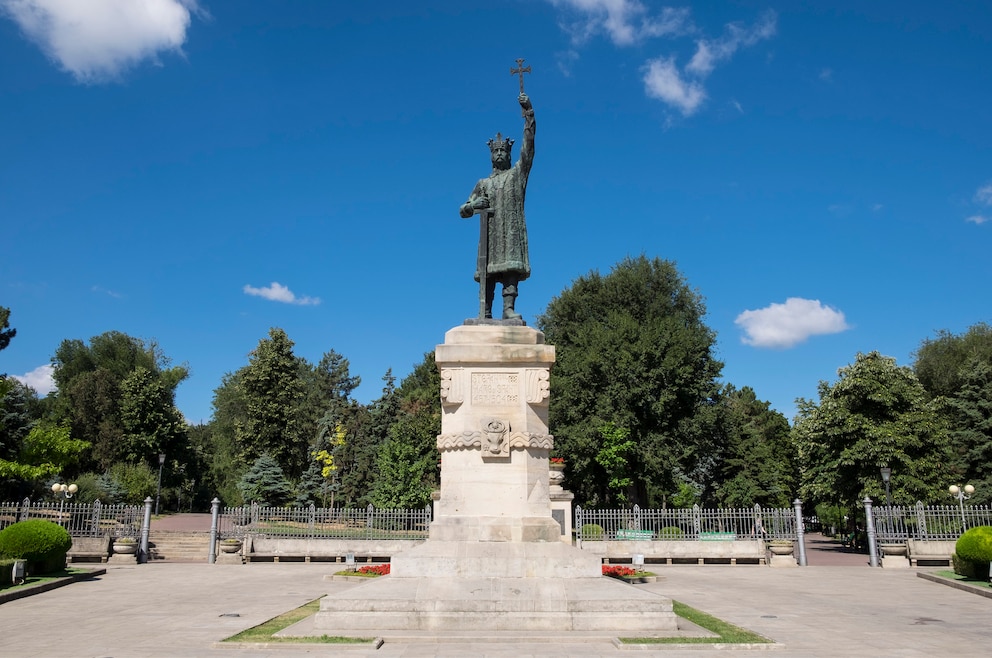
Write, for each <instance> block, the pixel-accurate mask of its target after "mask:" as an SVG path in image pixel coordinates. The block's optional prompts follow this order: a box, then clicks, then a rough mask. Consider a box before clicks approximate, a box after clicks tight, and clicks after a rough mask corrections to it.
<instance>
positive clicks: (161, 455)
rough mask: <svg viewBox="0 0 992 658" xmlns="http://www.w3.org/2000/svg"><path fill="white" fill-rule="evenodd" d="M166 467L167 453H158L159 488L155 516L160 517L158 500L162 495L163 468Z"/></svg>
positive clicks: (156, 496) (156, 494)
mask: <svg viewBox="0 0 992 658" xmlns="http://www.w3.org/2000/svg"><path fill="white" fill-rule="evenodd" d="M163 465H165V453H164V452H160V453H158V488H157V489H156V490H155V516H158V499H159V498H160V497H161V495H162V466H163Z"/></svg>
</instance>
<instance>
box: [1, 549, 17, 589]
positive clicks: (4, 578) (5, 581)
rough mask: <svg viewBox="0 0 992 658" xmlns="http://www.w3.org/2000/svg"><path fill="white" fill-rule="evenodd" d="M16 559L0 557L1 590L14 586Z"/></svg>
mask: <svg viewBox="0 0 992 658" xmlns="http://www.w3.org/2000/svg"><path fill="white" fill-rule="evenodd" d="M14 562H15V560H14V558H12V557H0V588H3V587H6V586H7V585H11V584H13V581H12V580H11V575H13V571H14Z"/></svg>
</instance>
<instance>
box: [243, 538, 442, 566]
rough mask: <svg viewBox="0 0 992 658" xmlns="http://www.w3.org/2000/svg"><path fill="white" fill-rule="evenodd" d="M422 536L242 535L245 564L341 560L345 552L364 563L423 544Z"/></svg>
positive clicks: (386, 560)
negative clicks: (370, 537) (383, 537)
mask: <svg viewBox="0 0 992 658" xmlns="http://www.w3.org/2000/svg"><path fill="white" fill-rule="evenodd" d="M423 542H424V540H422V539H384V540H376V539H313V538H307V537H303V538H281V537H266V536H264V535H249V536H248V537H246V538H245V544H244V549H243V550H244V558H245V563H251V562H306V563H309V562H344V561H345V559H346V557H347V556H348V555H353V556H354V557H355V560H356V561H361V562H364V563H367V564H371V563H373V562H388V561H389V559H390V557H391V556H393V555H395V554H396V553H400V552H401V551H404V550H407V549H408V548H412V547H413V546H417V545H419V544H422V543H423Z"/></svg>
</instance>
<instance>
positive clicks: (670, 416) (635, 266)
mask: <svg viewBox="0 0 992 658" xmlns="http://www.w3.org/2000/svg"><path fill="white" fill-rule="evenodd" d="M705 313H706V309H705V306H704V303H703V300H702V297H700V295H699V294H698V293H696V292H695V291H693V290H692V289H690V288H689V286H688V284H687V283H686V281H685V280H684V278H683V277H682V275H681V274H680V273H679V272H678V270H677V269H676V267H675V265H674V263H672V262H669V261H664V260H660V259H654V260H649V259H648V258H646V257H644V256H641V257H639V258H627V259H625V260H624V261H622V262H621V263H619V264H617V265H616V266H614V268H613V269H612V271H611V272H610V273H609V274H608V275H606V276H602V275H600V274H599V273H598V272H590V273H589V274H587V275H586V276H583V277H580V278H578V279H577V280H576V281H574V282H573V284H572V286H571V287H570V288H569V289H567V290H565V291H564V292H562V293H561V295H559V296H558V297H556V298H555V299H553V300H552V301H551V303H550V304H549V305H548V308H547V310H546V311H545V312H544V313H543V314H542V315H541V316H539V317H538V327H539V328H540V329H541V330H542V331H543V332H544V334H545V337H546V339H547V342H548V343H550V344H553V345H554V346H555V349H556V364H555V367H554V368H553V369H552V372H551V389H552V396H551V408H550V412H549V421H550V422H549V424H550V427H551V429H552V432H553V433H554V435H555V451H556V454H558V455H560V456H562V457H565V459H566V463H567V465H566V471H565V473H566V480H567V483H568V484H569V485H570V487H571V488H572V490H573V491H575V493H576V496H577V497H578V499H579V500H581V501H584V502H585V503H586V504H590V505H601V506H602V505H611V504H616V503H617V502H619V500H618V496H617V492H616V491H611V489H610V487H609V482H610V479H611V477H610V475H609V474H608V473H607V469H606V468H605V467H604V466H603V464H602V461H603V460H602V459H599V460H597V456H599V455H600V454H601V451H602V450H603V449H604V440H605V437H604V435H603V433H602V432H600V428H603V427H604V426H607V424H610V425H611V426H612V428H613V430H612V431H613V432H616V431H621V432H625V433H627V436H629V440H630V441H632V442H633V443H634V444H635V445H636V449H635V450H631V451H629V452H625V454H626V455H628V459H629V462H628V465H627V468H626V473H627V475H625V476H623V477H629V478H630V479H631V484H630V486H629V487H627V489H628V491H626V492H625V494H624V495H625V497H627V498H628V499H629V501H630V502H631V503H639V504H641V505H642V506H645V505H661V504H664V503H665V501H666V500H667V499H668V497H670V496H671V495H672V494H673V493H675V492H676V491H678V490H679V488H680V484H684V483H685V482H686V481H688V480H690V479H693V480H705V479H708V478H709V476H710V470H711V467H712V464H711V463H708V462H707V461H706V460H704V459H702V457H703V456H704V455H703V454H702V452H701V451H700V450H698V449H697V448H699V447H700V442H705V441H706V440H707V438H708V437H707V436H706V435H705V432H702V431H700V428H699V427H698V426H697V424H698V421H699V417H700V415H701V413H702V410H703V408H704V407H706V406H707V405H710V404H712V403H713V401H714V399H715V398H716V396H717V393H718V389H719V386H718V384H717V381H716V379H717V377H719V375H720V371H721V369H722V367H723V364H722V363H720V362H719V361H718V360H716V359H715V358H714V357H713V354H712V350H713V346H714V343H715V340H716V336H715V334H714V332H713V331H712V330H711V329H710V328H709V327H707V326H706V324H705V323H704V322H703V318H704V316H705ZM609 468H610V470H614V471H615V470H616V469H617V468H618V466H617V465H615V464H614V465H612V466H610V467H609ZM621 479H622V478H621Z"/></svg>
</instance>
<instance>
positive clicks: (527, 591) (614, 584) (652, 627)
mask: <svg viewBox="0 0 992 658" xmlns="http://www.w3.org/2000/svg"><path fill="white" fill-rule="evenodd" d="M391 571H392V575H390V576H384V577H381V578H377V579H375V580H373V581H370V582H368V583H363V584H361V585H357V586H355V587H354V588H352V589H349V590H347V591H345V592H343V593H342V594H341V595H339V596H337V597H326V598H324V599H322V600H321V603H320V611H319V612H318V613H317V615H316V618H315V619H314V628H315V629H316V630H318V631H320V632H321V633H326V634H328V635H336V634H339V632H345V631H347V632H353V631H377V630H390V631H438V632H445V631H468V630H473V629H475V630H479V631H483V630H484V631H549V632H554V631H610V632H614V631H615V632H631V631H640V632H655V631H674V630H677V628H678V626H677V617H676V615H675V614H674V613H673V612H672V602H671V599H668V598H665V597H663V596H659V595H657V594H654V593H652V592H646V591H644V590H640V589H637V588H636V587H634V586H632V585H628V584H626V583H622V582H620V581H617V580H615V579H612V578H607V577H604V576H603V575H602V567H601V566H600V561H599V558H597V557H595V556H590V555H588V554H585V553H583V552H582V551H580V550H578V549H576V548H574V547H572V546H566V545H565V544H562V543H561V542H558V541H555V542H549V543H516V542H512V543H507V542H464V541H461V542H445V541H429V542H427V543H426V544H422V545H421V546H418V547H416V548H413V549H411V550H409V551H404V552H403V553H400V554H398V555H396V556H394V558H393V566H392V568H391ZM404 574H406V575H404ZM332 631H333V632H332Z"/></svg>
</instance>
